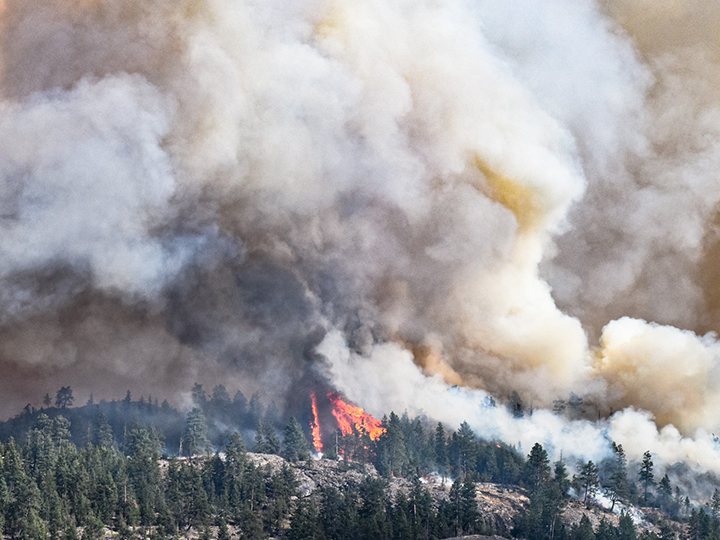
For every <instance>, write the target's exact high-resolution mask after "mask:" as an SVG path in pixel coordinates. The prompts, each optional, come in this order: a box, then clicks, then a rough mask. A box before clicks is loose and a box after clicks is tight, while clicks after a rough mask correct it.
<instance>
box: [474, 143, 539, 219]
mask: <svg viewBox="0 0 720 540" xmlns="http://www.w3.org/2000/svg"><path fill="white" fill-rule="evenodd" d="M475 166H476V167H477V168H478V169H479V170H480V171H481V172H482V173H483V175H484V176H485V179H486V181H487V184H488V188H489V189H488V191H489V193H488V195H489V196H490V198H491V199H493V200H495V201H497V202H499V203H500V204H502V205H503V206H504V207H505V208H507V209H508V210H510V211H511V212H512V213H513V215H514V216H515V219H517V222H518V225H519V227H520V232H521V233H527V232H537V231H538V229H539V228H541V227H542V225H543V222H544V221H545V220H546V218H547V209H546V208H544V207H543V205H542V203H541V201H540V195H539V193H537V192H536V191H534V190H533V189H532V188H531V187H530V186H527V185H523V184H521V183H520V182H518V181H516V180H512V179H510V178H508V177H507V176H505V175H503V174H501V173H499V172H497V171H496V170H494V169H493V168H491V167H490V166H489V165H488V164H487V163H486V162H485V161H484V160H483V159H482V158H481V157H479V156H476V157H475Z"/></svg>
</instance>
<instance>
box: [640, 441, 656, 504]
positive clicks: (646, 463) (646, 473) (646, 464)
mask: <svg viewBox="0 0 720 540" xmlns="http://www.w3.org/2000/svg"><path fill="white" fill-rule="evenodd" d="M638 476H639V478H640V483H641V484H642V485H643V487H644V493H645V496H644V498H643V501H644V502H645V504H647V498H648V490H649V489H650V486H653V485H655V480H654V478H655V477H654V475H653V461H652V454H651V453H650V450H647V451H646V452H645V453H644V454H643V460H642V463H641V464H640V473H639V475H638Z"/></svg>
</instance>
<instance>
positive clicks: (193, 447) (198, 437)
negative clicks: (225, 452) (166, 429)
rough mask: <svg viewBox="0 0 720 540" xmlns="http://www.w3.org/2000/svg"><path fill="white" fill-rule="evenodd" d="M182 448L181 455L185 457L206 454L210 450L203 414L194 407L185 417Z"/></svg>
mask: <svg viewBox="0 0 720 540" xmlns="http://www.w3.org/2000/svg"><path fill="white" fill-rule="evenodd" d="M182 447H183V454H184V455H186V456H194V455H198V454H208V453H209V452H210V451H211V449H212V445H211V444H210V439H208V428H207V422H206V420H205V413H203V411H202V409H200V408H199V407H195V408H194V409H192V410H191V411H190V412H189V413H188V415H187V420H186V423H185V431H184V432H183V436H182Z"/></svg>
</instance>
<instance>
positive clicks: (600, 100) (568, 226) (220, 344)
mask: <svg viewBox="0 0 720 540" xmlns="http://www.w3.org/2000/svg"><path fill="white" fill-rule="evenodd" d="M663 3H664V4H672V6H673V7H674V9H672V10H666V11H663V10H662V9H657V10H656V9H653V10H652V16H653V21H654V22H653V29H654V31H653V32H648V31H647V28H646V27H643V26H642V25H640V24H639V23H638V16H637V11H636V7H637V6H636V3H635V2H625V1H620V0H618V1H610V0H608V1H606V2H604V3H603V4H602V5H599V4H598V3H596V2H594V1H591V0H581V1H570V0H549V1H547V2H543V3H536V2H530V1H529V0H508V1H503V2H500V1H495V0H482V1H479V2H470V1H466V0H449V1H446V2H443V3H437V2H435V1H433V0H414V1H409V0H392V1H380V0H365V1H359V0H303V1H299V2H296V3H294V4H293V5H292V6H288V5H286V4H287V2H280V1H279V0H270V1H268V0H266V1H263V2H256V1H253V0H204V1H201V2H198V1H195V0H179V1H178V0H149V1H148V0H83V1H77V0H52V1H51V0H37V1H35V2H31V3H28V2H24V1H21V0H6V1H5V2H4V3H3V10H2V12H1V13H0V57H1V58H0V66H1V69H0V96H1V98H0V157H2V159H1V160H0V162H1V164H0V255H1V257H0V300H2V302H1V303H0V362H2V365H3V366H4V367H5V371H6V374H7V376H6V377H4V378H3V381H2V382H0V386H1V387H2V390H3V391H4V392H5V393H6V394H7V395H8V396H9V397H8V400H7V403H8V405H7V408H8V410H12V409H13V408H14V407H15V403H14V402H15V401H21V402H23V403H24V402H26V401H27V400H30V399H36V398H37V396H39V395H42V394H43V393H44V392H45V391H48V390H51V389H46V388H43V389H42V390H40V391H38V389H37V388H38V385H47V384H55V383H56V382H57V380H58V376H59V375H61V376H62V377H65V378H67V379H69V381H68V382H71V381H73V380H74V381H76V383H75V384H76V386H77V385H81V386H84V387H87V388H89V387H92V385H93V382H94V380H95V379H96V378H97V376H98V375H107V376H108V377H110V379H112V378H113V377H117V378H119V380H122V381H128V382H129V383H131V382H133V381H135V382H136V383H137V384H138V385H139V386H140V388H139V390H138V391H139V392H145V393H146V392H147V391H148V390H150V391H153V392H155V391H161V390H164V391H177V390H178V389H179V388H180V387H183V386H184V387H187V386H189V384H190V383H191V382H192V378H194V377H198V376H199V377H200V378H203V377H206V378H207V381H206V382H209V383H211V384H212V383H214V382H215V381H214V380H213V378H215V379H217V378H218V377H220V376H222V377H223V380H235V382H238V383H241V382H242V381H245V380H247V379H250V380H251V381H254V382H256V383H260V384H265V385H267V384H271V385H272V386H273V387H274V388H276V389H277V391H278V392H279V393H282V394H284V395H286V396H288V397H287V399H288V400H291V399H292V397H291V395H292V394H293V392H291V389H292V388H294V387H302V389H303V391H304V390H306V389H307V387H311V386H312V384H313V383H314V382H316V380H315V379H314V377H317V373H316V370H315V368H314V367H308V366H314V365H315V364H313V360H315V359H316V357H315V355H314V351H317V352H320V353H321V354H322V356H324V357H325V358H326V359H327V362H328V366H329V367H328V370H327V373H325V374H326V375H328V377H329V383H330V384H331V385H334V386H336V387H337V388H338V389H340V390H343V391H345V392H347V393H348V395H349V397H350V398H351V399H356V400H357V401H358V402H360V403H361V404H363V405H364V406H367V407H368V408H369V409H370V410H373V411H375V412H379V411H386V410H388V409H396V410H405V409H408V410H412V411H425V412H426V413H427V414H428V416H432V417H433V418H437V419H444V420H445V421H447V422H449V423H451V424H453V425H456V424H457V423H458V422H459V421H461V420H462V419H467V420H468V421H470V422H471V423H472V425H473V427H474V428H475V429H477V430H478V432H479V433H483V434H486V435H487V436H490V437H497V438H500V439H502V440H505V441H507V442H509V443H512V444H515V443H516V442H519V443H521V445H522V447H523V448H525V449H527V448H528V447H529V446H531V444H532V443H533V442H535V441H536V440H540V441H541V442H544V443H545V444H546V445H547V446H549V447H550V448H551V449H552V452H554V453H555V454H557V453H558V452H560V451H563V452H565V453H566V454H570V455H577V456H581V457H584V458H588V459H596V460H599V459H601V458H602V456H603V455H605V454H606V452H607V451H608V448H609V447H608V440H610V439H615V440H617V442H621V443H624V442H627V445H628V448H627V450H628V452H629V453H630V454H631V455H640V454H641V453H642V452H643V451H644V450H646V449H647V448H644V447H643V448H642V449H640V447H641V446H646V445H641V444H640V441H637V439H633V437H635V436H636V434H638V433H644V434H646V436H647V437H648V438H649V439H651V440H652V441H654V442H655V443H656V444H657V448H653V451H655V452H657V453H658V455H660V456H661V458H662V459H663V462H664V463H666V464H671V463H674V462H675V461H678V460H679V461H688V462H690V463H692V464H693V466H694V467H697V470H698V471H699V472H702V471H704V470H707V471H713V472H718V471H716V470H715V468H714V465H712V463H710V462H708V461H707V460H706V459H705V458H703V457H701V456H700V454H701V452H702V451H703V450H704V449H705V448H706V445H708V444H709V443H708V442H707V441H708V435H707V433H708V432H709V431H712V430H713V429H718V428H720V421H718V420H717V419H716V418H715V417H714V415H713V411H715V410H717V406H718V389H717V388H716V385H715V383H714V382H713V380H714V378H715V374H716V371H717V369H718V368H717V365H718V354H717V351H718V345H717V343H716V342H715V340H714V337H713V336H712V335H709V334H708V335H705V337H699V336H700V335H703V334H707V332H708V331H711V330H713V329H714V327H713V325H714V324H716V322H717V321H716V319H717V317H716V316H717V311H718V308H720V288H719V287H718V283H719V282H720V280H718V279H717V278H716V273H715V271H714V270H713V268H714V266H713V265H712V264H711V262H712V254H713V253H715V251H717V252H720V248H719V247H718V245H720V244H718V240H717V234H716V228H715V223H716V219H717V218H716V214H717V208H718V204H719V202H720V189H718V185H717V184H718V179H717V175H716V173H715V171H717V170H718V165H720V163H719V161H720V145H719V144H718V143H719V142H720V131H718V127H717V126H720V122H718V121H717V120H718V118H719V117H720V108H719V107H718V105H719V104H720V92H718V90H717V88H716V85H715V84H714V83H713V81H714V80H715V79H714V78H713V77H715V76H716V75H717V73H718V53H719V51H718V50H717V43H716V42H715V41H714V37H713V36H715V35H716V33H715V32H713V30H714V29H715V26H716V23H714V22H712V20H709V21H708V22H705V20H704V19H702V18H701V19H698V18H697V17H696V16H695V15H693V14H692V13H691V12H690V11H689V10H687V9H686V7H687V6H686V4H685V3H683V2H680V1H679V0H678V1H674V2H669V1H668V2H663ZM643 5H644V3H643ZM683 6H685V7H683ZM675 8H677V9H675ZM711 11H712V10H711ZM666 12H667V17H671V18H672V19H673V21H672V22H668V21H667V20H666V18H665V17H666V15H665V14H664V13H666ZM708 19H712V17H708ZM691 23H692V24H697V25H700V26H701V27H702V31H700V32H697V35H696V36H695V37H694V38H692V39H690V38H687V39H680V38H679V35H680V30H678V29H679V28H682V27H683V25H687V26H692V24H691ZM663 35H667V36H669V37H672V38H673V40H674V41H673V40H671V41H673V43H675V42H676V43H675V44H674V45H667V44H666V43H665V42H664V41H663V39H662V36H663ZM678 216H680V217H678ZM556 300H557V304H556ZM623 316H628V317H633V318H632V319H630V318H622V317H623ZM614 319H616V320H614ZM645 321H651V322H645ZM663 325H664V326H663ZM669 325H673V326H674V327H672V326H669ZM675 327H677V328H675ZM603 328H604V330H603ZM130 342H131V343H130ZM596 343H599V344H600V348H599V349H598V350H595V349H596V348H595V346H594V345H595V344H596ZM168 374H170V376H168ZM449 384H450V385H453V384H457V385H458V388H449V387H448V385H449ZM157 385H161V390H157V389H156V387H157ZM154 386H155V387H154ZM513 391H517V392H519V393H520V394H521V395H522V397H523V399H524V400H525V402H526V403H532V404H533V405H534V406H535V407H547V406H549V405H550V404H551V403H552V401H553V400H554V399H556V398H559V397H563V398H564V397H567V395H568V394H569V393H570V392H573V391H574V392H576V393H578V394H581V395H583V396H584V397H585V398H586V400H587V402H588V403H591V404H592V405H593V407H594V408H595V409H593V410H597V411H599V412H600V413H601V414H603V415H605V416H606V417H609V418H608V419H607V420H601V421H598V422H594V423H591V422H589V421H585V420H578V421H574V422H571V423H566V422H564V421H563V420H561V419H560V418H559V417H557V416H554V415H551V414H550V413H549V412H547V411H546V410H537V411H536V412H535V413H534V414H533V415H532V416H529V417H527V418H525V419H522V420H514V419H512V418H511V416H510V415H508V414H507V413H506V412H505V410H504V408H502V407H498V408H496V409H493V408H487V407H486V408H479V407H480V404H481V403H482V402H483V400H484V398H485V397H486V396H487V394H486V392H488V393H490V394H493V395H499V396H501V397H504V396H506V395H508V394H510V393H511V392H513ZM621 408H624V410H623V411H621V412H616V413H615V414H613V415H612V416H610V414H611V412H612V411H617V410H618V409H621ZM641 409H642V411H647V412H642V411H641ZM653 422H657V423H658V425H660V426H661V427H659V428H658V427H656V425H655V423H653ZM631 425H635V426H636V428H637V429H634V430H633V429H632V428H630V427H628V426H631ZM678 430H679V431H678ZM631 444H632V448H630V447H629V446H630V445H631ZM638 452H640V454H637V453H638Z"/></svg>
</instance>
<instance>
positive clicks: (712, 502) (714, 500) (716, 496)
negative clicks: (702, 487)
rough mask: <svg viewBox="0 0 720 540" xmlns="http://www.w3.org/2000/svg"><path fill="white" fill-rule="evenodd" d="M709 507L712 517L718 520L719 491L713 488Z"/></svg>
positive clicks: (719, 513)
mask: <svg viewBox="0 0 720 540" xmlns="http://www.w3.org/2000/svg"><path fill="white" fill-rule="evenodd" d="M710 508H711V509H712V515H713V519H714V520H715V521H720V491H718V489H717V488H715V491H713V495H712V499H711V500H710Z"/></svg>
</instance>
